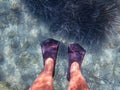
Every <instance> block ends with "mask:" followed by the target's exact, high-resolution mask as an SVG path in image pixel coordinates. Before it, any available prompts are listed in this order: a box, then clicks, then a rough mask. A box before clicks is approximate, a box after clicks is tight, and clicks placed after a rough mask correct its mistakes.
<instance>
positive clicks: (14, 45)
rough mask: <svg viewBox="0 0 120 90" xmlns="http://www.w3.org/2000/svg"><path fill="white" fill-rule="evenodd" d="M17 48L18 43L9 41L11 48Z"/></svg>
mask: <svg viewBox="0 0 120 90" xmlns="http://www.w3.org/2000/svg"><path fill="white" fill-rule="evenodd" d="M18 46H19V42H18V41H16V40H12V41H11V48H18Z"/></svg>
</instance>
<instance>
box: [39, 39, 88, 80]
mask: <svg viewBox="0 0 120 90" xmlns="http://www.w3.org/2000/svg"><path fill="white" fill-rule="evenodd" d="M59 45H60V42H59V41H57V40H54V39H47V40H45V41H43V42H42V43H41V49H42V55H43V60H44V61H43V62H44V64H45V60H46V59H47V58H52V59H53V60H54V71H53V76H54V72H55V64H56V58H57V52H58V48H59ZM85 52H86V51H85V50H84V49H83V48H82V47H81V46H80V45H79V44H77V43H73V44H69V46H68V73H67V80H68V81H69V80H70V66H71V64H72V63H73V62H78V63H79V64H80V65H81V63H82V61H83V57H84V55H85Z"/></svg>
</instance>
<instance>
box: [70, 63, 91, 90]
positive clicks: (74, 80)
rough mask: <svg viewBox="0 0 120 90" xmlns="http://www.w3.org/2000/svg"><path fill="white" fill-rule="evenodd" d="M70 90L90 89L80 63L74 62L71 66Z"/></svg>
mask: <svg viewBox="0 0 120 90" xmlns="http://www.w3.org/2000/svg"><path fill="white" fill-rule="evenodd" d="M68 90H89V87H88V85H87V83H86V81H85V79H84V77H83V75H82V73H81V71H80V66H79V63H77V62H73V63H72V64H71V67H70V82H69V86H68Z"/></svg>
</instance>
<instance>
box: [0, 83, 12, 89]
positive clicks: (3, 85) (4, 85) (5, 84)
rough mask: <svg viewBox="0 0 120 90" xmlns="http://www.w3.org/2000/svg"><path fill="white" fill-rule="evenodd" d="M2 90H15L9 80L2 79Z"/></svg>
mask: <svg viewBox="0 0 120 90" xmlns="http://www.w3.org/2000/svg"><path fill="white" fill-rule="evenodd" d="M0 90H13V89H12V88H10V85H8V83H7V82H2V81H0Z"/></svg>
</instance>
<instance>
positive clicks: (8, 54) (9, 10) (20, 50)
mask: <svg viewBox="0 0 120 90" xmlns="http://www.w3.org/2000/svg"><path fill="white" fill-rule="evenodd" d="M119 19H120V18H119V15H118V17H117V18H116V21H119ZM115 23H116V22H115ZM107 37H108V38H107V39H106V40H105V41H104V43H103V45H102V46H101V50H100V51H99V48H98V51H99V53H98V52H97V49H95V50H94V48H92V49H90V48H89V47H92V46H89V45H85V44H82V43H81V42H79V41H76V40H74V39H69V38H67V37H66V35H63V36H60V35H59V34H57V35H56V34H54V35H53V34H52V33H51V31H50V27H49V25H48V24H46V23H44V22H43V21H42V20H41V21H40V20H39V21H38V19H37V18H36V17H34V16H33V15H32V14H31V12H30V11H29V10H28V8H27V7H26V5H25V4H23V3H21V1H19V0H0V90H11V89H13V90H27V89H28V88H29V86H30V85H31V83H32V82H33V80H34V79H35V78H36V76H37V75H38V74H39V73H40V71H41V70H42V68H43V61H42V54H41V48H40V45H39V44H40V42H41V41H43V40H45V39H47V38H54V39H56V40H59V41H61V42H62V43H61V45H60V49H59V53H58V58H57V63H56V67H55V77H54V79H53V80H54V89H55V90H66V89H67V85H68V81H67V79H66V75H67V66H68V65H67V64H68V62H67V45H68V44H69V43H70V42H78V43H80V44H81V45H82V46H83V47H84V48H85V49H86V51H87V53H86V55H85V58H84V61H83V64H82V73H83V75H84V76H85V78H86V80H87V82H88V85H89V87H90V89H91V90H119V89H120V86H119V85H120V62H119V60H120V26H119V22H117V25H116V24H113V28H111V35H108V36H107ZM92 51H95V52H94V53H93V52H92ZM3 87H4V88H3Z"/></svg>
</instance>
